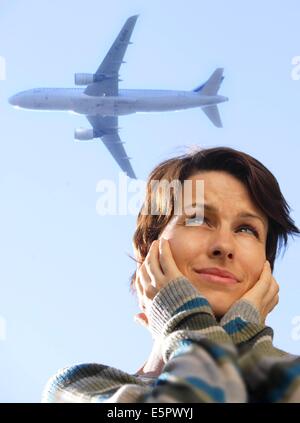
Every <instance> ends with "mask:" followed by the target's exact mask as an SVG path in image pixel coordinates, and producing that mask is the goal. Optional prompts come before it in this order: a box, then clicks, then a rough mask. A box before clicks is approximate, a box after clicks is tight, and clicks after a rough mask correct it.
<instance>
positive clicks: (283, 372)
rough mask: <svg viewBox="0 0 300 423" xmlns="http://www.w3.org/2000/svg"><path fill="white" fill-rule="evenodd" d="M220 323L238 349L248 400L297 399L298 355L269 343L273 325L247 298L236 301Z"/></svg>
mask: <svg viewBox="0 0 300 423" xmlns="http://www.w3.org/2000/svg"><path fill="white" fill-rule="evenodd" d="M220 325H221V326H222V327H223V329H224V330H225V331H226V332H227V333H228V335H229V336H230V337H231V339H232V341H233V342H234V344H235V345H236V348H237V350H238V357H239V358H238V364H239V368H240V370H241V373H242V376H243V380H244V381H245V384H246V387H247V392H248V396H249V402H271V403H273V402H300V357H299V356H297V355H293V354H289V353H287V352H285V351H282V350H280V349H279V348H276V347H275V346H274V345H273V336H274V332H273V329H272V328H271V327H269V326H266V325H264V324H262V323H261V316H260V313H259V311H258V310H257V309H256V308H255V307H254V306H253V305H252V304H251V303H250V302H248V301H247V300H243V299H241V300H239V301H237V302H236V303H235V304H234V305H233V306H232V307H231V308H230V310H229V311H228V312H227V313H226V314H225V316H223V318H222V319H221V321H220Z"/></svg>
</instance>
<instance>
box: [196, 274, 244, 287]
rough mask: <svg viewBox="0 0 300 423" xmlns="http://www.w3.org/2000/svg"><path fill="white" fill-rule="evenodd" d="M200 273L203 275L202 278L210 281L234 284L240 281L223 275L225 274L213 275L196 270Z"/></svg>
mask: <svg viewBox="0 0 300 423" xmlns="http://www.w3.org/2000/svg"><path fill="white" fill-rule="evenodd" d="M196 273H197V274H198V276H199V277H201V278H202V279H205V280H207V281H208V282H216V283H220V284H223V285H224V284H225V285H226V284H227V285H233V284H236V283H238V282H237V280H236V279H233V278H229V277H223V276H219V275H212V274H210V273H204V272H201V273H200V272H196Z"/></svg>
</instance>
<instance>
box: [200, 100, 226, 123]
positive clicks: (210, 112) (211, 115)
mask: <svg viewBox="0 0 300 423" xmlns="http://www.w3.org/2000/svg"><path fill="white" fill-rule="evenodd" d="M202 110H203V112H204V113H205V114H206V116H207V117H208V119H209V120H210V121H211V122H212V123H213V124H214V125H215V126H216V127H217V128H222V126H223V125H222V121H221V117H220V113H219V109H218V106H217V105H215V104H213V105H211V106H204V107H202Z"/></svg>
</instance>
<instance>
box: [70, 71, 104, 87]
mask: <svg viewBox="0 0 300 423" xmlns="http://www.w3.org/2000/svg"><path fill="white" fill-rule="evenodd" d="M74 77H75V78H74V79H75V85H90V84H92V83H93V82H100V81H103V80H104V79H109V78H110V77H111V76H110V75H107V74H104V73H99V74H96V73H75V75H74Z"/></svg>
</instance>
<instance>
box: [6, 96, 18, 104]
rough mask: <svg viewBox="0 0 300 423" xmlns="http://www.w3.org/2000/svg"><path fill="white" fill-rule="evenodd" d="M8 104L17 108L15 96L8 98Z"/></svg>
mask: <svg viewBox="0 0 300 423" xmlns="http://www.w3.org/2000/svg"><path fill="white" fill-rule="evenodd" d="M8 102H9V104H11V105H12V106H17V105H18V101H17V96H16V95H13V96H11V97H9V99H8Z"/></svg>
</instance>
